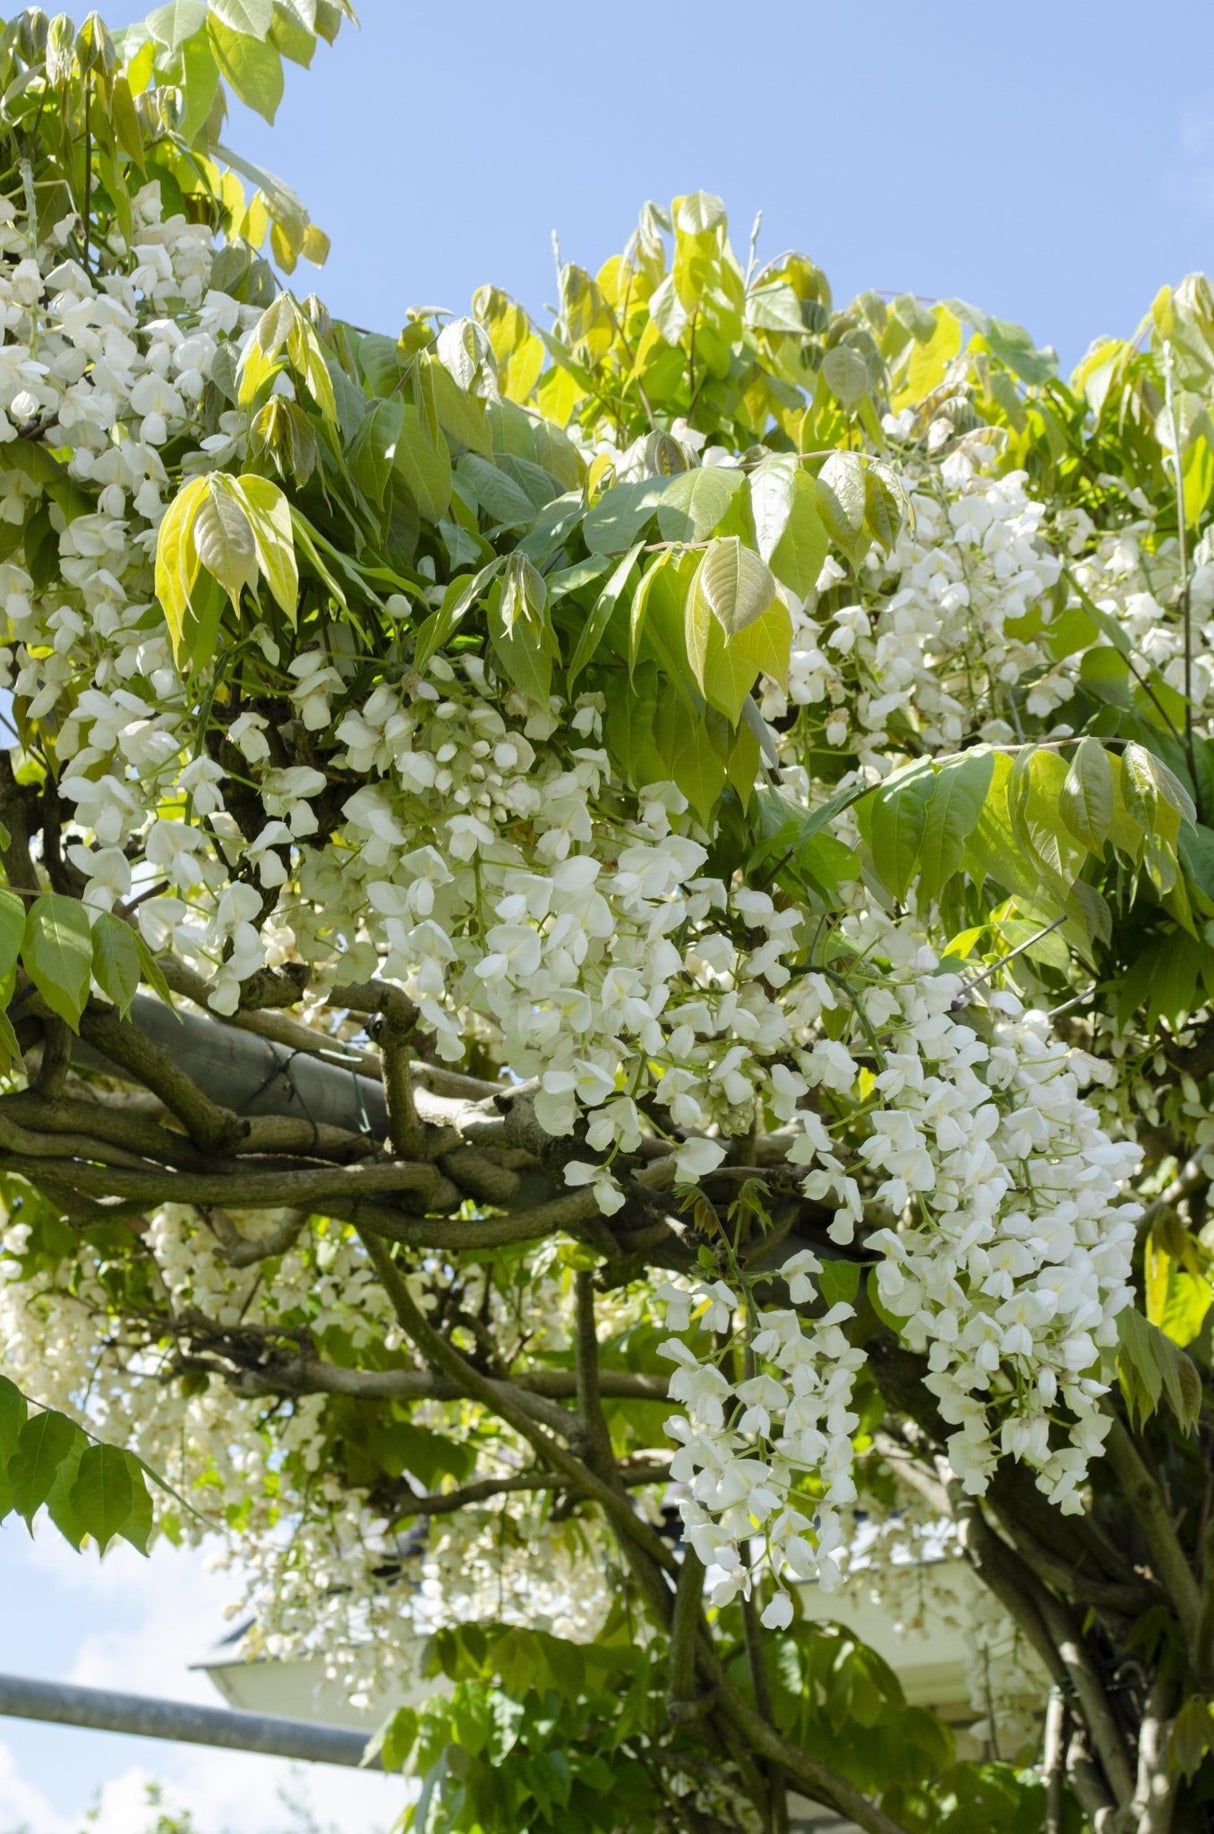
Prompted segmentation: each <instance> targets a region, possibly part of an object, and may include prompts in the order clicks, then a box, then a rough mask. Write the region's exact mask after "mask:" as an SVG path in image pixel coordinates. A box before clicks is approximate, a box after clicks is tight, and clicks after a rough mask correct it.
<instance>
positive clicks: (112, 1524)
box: [70, 1446, 152, 1554]
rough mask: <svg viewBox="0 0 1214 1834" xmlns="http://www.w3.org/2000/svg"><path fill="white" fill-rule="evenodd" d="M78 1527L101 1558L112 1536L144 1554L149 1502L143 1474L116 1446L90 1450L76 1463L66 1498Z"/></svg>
mask: <svg viewBox="0 0 1214 1834" xmlns="http://www.w3.org/2000/svg"><path fill="white" fill-rule="evenodd" d="M70 1501H71V1505H72V1509H73V1510H74V1512H75V1515H76V1518H77V1520H78V1522H79V1523H80V1526H81V1527H82V1528H83V1529H84V1530H85V1532H86V1533H87V1534H90V1535H91V1536H92V1537H93V1539H94V1541H95V1542H96V1543H97V1547H98V1550H99V1551H100V1552H101V1553H103V1554H104V1552H105V1550H106V1548H107V1547H108V1546H109V1544H110V1542H111V1541H112V1540H113V1539H114V1536H115V1535H122V1536H123V1537H124V1538H125V1539H126V1540H127V1541H129V1542H130V1543H131V1545H132V1546H133V1547H136V1548H138V1549H139V1551H140V1553H142V1554H146V1553H147V1546H148V1535H149V1533H150V1531H151V1525H152V1501H151V1498H150V1497H149V1495H148V1491H147V1485H146V1484H145V1483H144V1480H143V1472H142V1470H141V1469H140V1467H139V1465H138V1463H137V1462H136V1460H135V1459H133V1458H132V1457H131V1455H130V1453H129V1452H124V1451H123V1450H122V1449H121V1448H120V1447H118V1446H90V1447H89V1448H88V1450H87V1451H86V1452H85V1453H84V1454H83V1455H82V1457H81V1459H80V1468H79V1470H78V1471H77V1473H76V1481H75V1483H74V1484H73V1485H72V1489H71V1497H70Z"/></svg>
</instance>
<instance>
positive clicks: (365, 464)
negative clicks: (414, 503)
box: [347, 395, 405, 509]
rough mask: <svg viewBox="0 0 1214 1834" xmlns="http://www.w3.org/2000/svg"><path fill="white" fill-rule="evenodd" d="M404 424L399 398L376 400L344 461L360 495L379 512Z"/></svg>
mask: <svg viewBox="0 0 1214 1834" xmlns="http://www.w3.org/2000/svg"><path fill="white" fill-rule="evenodd" d="M404 421H405V404H404V402H403V401H402V400H401V398H400V396H399V395H390V396H389V397H388V399H387V400H386V401H377V402H376V403H375V405H374V406H373V408H372V409H371V412H370V413H369V414H368V415H367V416H366V418H365V419H364V420H363V423H362V425H361V427H360V428H359V429H358V434H357V437H356V438H355V441H354V444H353V445H352V446H351V448H350V452H349V455H348V460H347V463H348V465H349V470H350V476H351V477H352V478H353V479H354V482H355V483H356V484H357V485H358V487H359V489H360V490H361V491H362V493H363V495H364V496H365V497H367V498H368V499H369V500H370V501H371V502H372V503H374V504H375V506H376V507H377V508H378V509H382V508H383V506H384V494H385V492H386V491H387V488H388V479H389V478H390V477H391V476H392V466H393V462H394V460H395V457H396V448H397V445H398V443H399V441H400V435H401V428H402V427H403V426H404Z"/></svg>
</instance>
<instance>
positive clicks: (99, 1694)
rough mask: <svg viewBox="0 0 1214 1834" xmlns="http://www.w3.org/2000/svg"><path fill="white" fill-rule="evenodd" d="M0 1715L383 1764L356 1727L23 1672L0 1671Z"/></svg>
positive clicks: (356, 1764)
mask: <svg viewBox="0 0 1214 1834" xmlns="http://www.w3.org/2000/svg"><path fill="white" fill-rule="evenodd" d="M0 1715H4V1716H5V1717H7V1718H10V1719H37V1720H45V1721H48V1722H50V1723H51V1724H52V1725H60V1726H90V1727H92V1728H93V1730H94V1731H97V1732H126V1733H129V1734H130V1735H131V1736H133V1737H135V1738H161V1739H169V1740H172V1741H173V1742H174V1743H176V1744H182V1745H214V1746H217V1747H219V1748H220V1749H222V1750H225V1751H255V1752H259V1753H260V1754H261V1755H262V1756H263V1757H274V1758H295V1759H296V1760H298V1761H300V1762H302V1763H304V1764H342V1765H345V1766H346V1767H347V1768H350V1769H358V1768H360V1767H362V1768H365V1769H367V1770H379V1769H381V1768H382V1766H381V1765H380V1762H379V1759H378V1758H373V1759H372V1760H371V1761H370V1762H369V1763H367V1764H365V1765H364V1764H363V1753H364V1752H365V1750H366V1745H367V1741H366V1739H365V1738H364V1736H363V1734H362V1733H361V1732H351V1731H348V1730H347V1729H346V1728H345V1727H343V1726H314V1725H311V1724H310V1723H309V1722H308V1721H307V1720H303V1719H279V1718H277V1717H274V1716H272V1715H270V1714H266V1713H241V1712H235V1711H232V1710H230V1709H228V1708H226V1707H195V1706H191V1705H189V1704H187V1702H185V1701H180V1700H153V1699H150V1698H149V1697H148V1696H147V1695H144V1694H115V1693H111V1692H110V1690H109V1689H108V1688H80V1687H69V1686H68V1685H67V1684H66V1683H64V1682H59V1681H31V1680H29V1679H28V1678H27V1677H25V1676H24V1675H0Z"/></svg>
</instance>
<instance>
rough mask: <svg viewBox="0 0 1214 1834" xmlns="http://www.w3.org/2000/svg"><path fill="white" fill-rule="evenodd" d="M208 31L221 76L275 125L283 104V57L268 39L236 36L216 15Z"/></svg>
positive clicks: (211, 18) (250, 105) (209, 24)
mask: <svg viewBox="0 0 1214 1834" xmlns="http://www.w3.org/2000/svg"><path fill="white" fill-rule="evenodd" d="M207 27H208V30H209V31H210V34H211V48H212V50H213V51H214V53H215V62H216V63H217V64H218V65H219V73H220V75H221V76H223V77H225V78H226V79H227V81H228V82H229V83H230V84H231V86H232V91H233V93H234V94H235V95H237V96H238V97H239V98H240V100H241V101H242V102H244V103H245V104H246V105H247V106H248V107H249V108H252V109H255V110H256V112H257V113H258V114H259V115H262V116H264V118H265V119H266V120H267V121H269V122H270V123H271V125H273V121H274V116H275V115H276V114H277V112H278V104H279V103H280V102H281V101H282V91H283V78H282V54H281V53H280V52H279V51H278V49H277V48H276V47H275V46H274V45H272V44H270V43H269V42H268V40H266V39H262V38H253V37H251V36H250V35H249V34H248V33H246V32H234V31H233V30H232V28H231V27H230V26H227V25H225V24H224V22H223V21H222V19H219V18H217V17H216V15H215V14H214V13H213V12H212V13H211V14H210V16H209V17H208V20H207Z"/></svg>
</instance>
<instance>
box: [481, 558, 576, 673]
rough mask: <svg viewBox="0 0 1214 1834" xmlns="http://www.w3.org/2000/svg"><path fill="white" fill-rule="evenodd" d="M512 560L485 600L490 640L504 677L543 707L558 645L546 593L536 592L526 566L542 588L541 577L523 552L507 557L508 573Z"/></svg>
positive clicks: (557, 653)
mask: <svg viewBox="0 0 1214 1834" xmlns="http://www.w3.org/2000/svg"><path fill="white" fill-rule="evenodd" d="M514 562H517V563H518V564H517V566H516V567H515V568H514V571H513V577H512V578H510V579H503V580H502V581H495V582H494V586H493V589H492V591H491V593H490V595H489V598H488V600H487V602H486V622H487V624H488V627H489V640H490V642H491V643H492V645H493V648H494V651H495V653H496V655H497V658H498V661H499V662H500V663H501V665H502V667H503V669H504V670H505V672H506V675H507V678H508V679H509V680H510V681H512V682H513V683H514V685H515V687H516V688H519V689H521V690H522V692H523V693H524V694H526V695H527V696H528V697H529V698H530V699H531V700H533V701H536V702H537V703H538V704H539V705H540V706H546V705H547V702H548V696H549V694H550V692H551V690H552V665H553V662H554V661H555V660H556V658H557V657H558V656H559V653H560V652H559V646H558V645H557V641H556V637H555V635H554V633H553V630H552V626H551V624H550V622H549V620H548V614H547V592H546V590H544V591H543V596H542V597H540V596H538V595H537V594H536V593H535V591H534V587H533V586H532V584H531V582H530V580H529V579H528V577H527V574H526V571H525V569H528V568H530V571H531V573H532V574H535V578H536V579H537V580H538V581H539V585H540V587H541V589H542V588H543V586H544V582H543V580H542V578H541V577H540V575H539V574H538V573H536V572H535V568H534V567H532V566H531V563H530V561H529V560H527V558H526V556H525V555H522V554H512V555H511V556H510V559H509V560H508V561H507V563H506V566H507V571H508V572H509V571H510V569H511V563H514ZM507 607H508V608H509V620H507V609H506V608H507Z"/></svg>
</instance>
